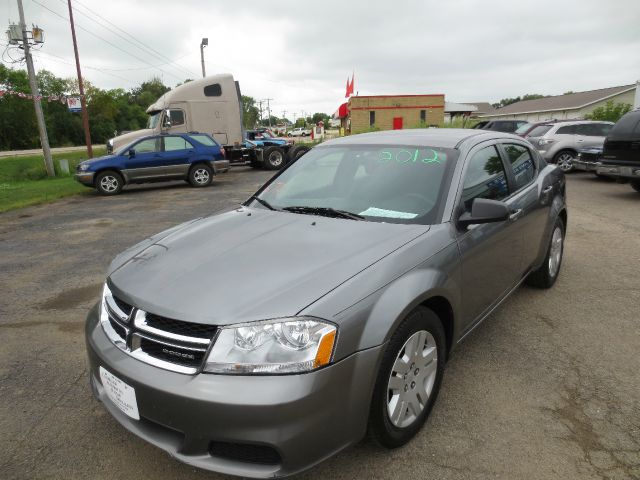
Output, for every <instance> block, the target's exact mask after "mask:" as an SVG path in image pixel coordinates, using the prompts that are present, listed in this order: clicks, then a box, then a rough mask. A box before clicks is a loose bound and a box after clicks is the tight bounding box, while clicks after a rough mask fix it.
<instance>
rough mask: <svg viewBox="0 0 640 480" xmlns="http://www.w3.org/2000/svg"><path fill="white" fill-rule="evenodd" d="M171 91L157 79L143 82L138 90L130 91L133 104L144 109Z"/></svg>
mask: <svg viewBox="0 0 640 480" xmlns="http://www.w3.org/2000/svg"><path fill="white" fill-rule="evenodd" d="M169 90H171V89H170V88H169V87H167V86H166V85H165V84H163V83H162V80H160V79H159V78H158V77H153V78H152V79H151V80H148V81H146V82H143V83H142V85H140V86H139V87H138V88H134V89H133V90H131V94H132V95H133V97H134V99H135V102H136V103H137V104H138V105H140V106H141V107H142V108H144V109H146V108H147V107H148V106H149V105H151V104H152V103H153V102H155V101H156V100H157V99H159V98H160V97H161V96H162V95H164V94H165V93H167V92H168V91H169Z"/></svg>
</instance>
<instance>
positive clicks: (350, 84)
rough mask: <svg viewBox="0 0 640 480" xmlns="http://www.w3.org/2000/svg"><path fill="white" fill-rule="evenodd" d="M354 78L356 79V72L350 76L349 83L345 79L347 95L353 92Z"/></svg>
mask: <svg viewBox="0 0 640 480" xmlns="http://www.w3.org/2000/svg"><path fill="white" fill-rule="evenodd" d="M355 79H356V74H355V72H354V73H353V75H352V76H351V83H349V81H348V80H347V94H348V95H353V93H354V89H353V83H354V82H355Z"/></svg>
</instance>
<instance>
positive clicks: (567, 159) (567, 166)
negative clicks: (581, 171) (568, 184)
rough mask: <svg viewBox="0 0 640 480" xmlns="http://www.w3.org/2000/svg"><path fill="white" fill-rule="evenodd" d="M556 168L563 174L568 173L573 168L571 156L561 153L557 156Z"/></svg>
mask: <svg viewBox="0 0 640 480" xmlns="http://www.w3.org/2000/svg"><path fill="white" fill-rule="evenodd" d="M558 167H560V170H562V171H563V172H569V171H571V169H572V168H573V155H571V154H570V153H566V152H565V153H562V154H560V155H559V156H558Z"/></svg>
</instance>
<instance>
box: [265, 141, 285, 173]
mask: <svg viewBox="0 0 640 480" xmlns="http://www.w3.org/2000/svg"><path fill="white" fill-rule="evenodd" d="M286 158H287V156H286V155H285V153H284V150H283V149H282V148H280V147H267V148H265V149H264V152H262V161H263V163H264V166H265V168H267V169H268V170H279V169H280V168H282V167H283V166H284V165H285V163H287V160H286Z"/></svg>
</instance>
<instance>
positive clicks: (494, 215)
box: [458, 198, 510, 227]
mask: <svg viewBox="0 0 640 480" xmlns="http://www.w3.org/2000/svg"><path fill="white" fill-rule="evenodd" d="M509 213H510V212H509V207H508V206H507V204H506V203H504V202H500V201H498V200H489V199H487V198H475V199H474V200H473V203H472V204H471V213H469V212H464V213H463V214H462V215H460V217H458V225H460V226H461V227H468V226H469V225H476V224H480V223H496V222H503V221H505V220H507V219H508V218H509Z"/></svg>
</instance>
